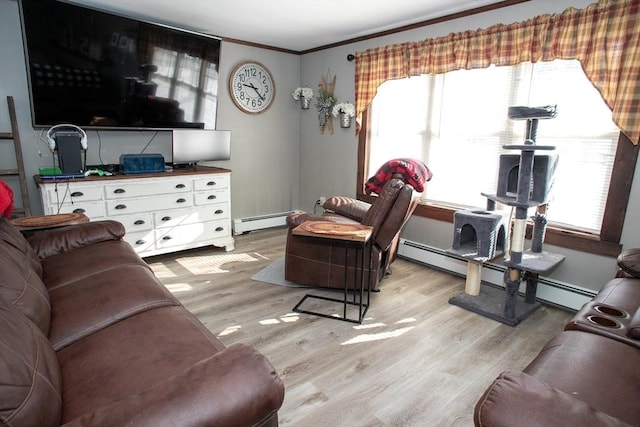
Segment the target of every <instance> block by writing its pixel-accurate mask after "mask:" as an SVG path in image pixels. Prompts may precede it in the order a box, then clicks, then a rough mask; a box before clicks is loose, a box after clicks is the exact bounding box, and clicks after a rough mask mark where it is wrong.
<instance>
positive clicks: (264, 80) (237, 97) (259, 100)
mask: <svg viewBox="0 0 640 427" xmlns="http://www.w3.org/2000/svg"><path fill="white" fill-rule="evenodd" d="M275 92H276V87H275V85H274V83H273V77H272V76H271V73H270V72H269V70H268V69H267V68H266V67H265V66H264V65H262V64H260V63H259V62H255V61H250V62H243V63H241V64H239V65H237V66H236V67H235V68H234V69H233V71H232V72H231V76H229V93H230V94H231V99H233V102H234V103H235V104H236V105H237V106H238V108H240V109H241V110H242V111H244V112H247V113H252V114H255V113H261V112H263V111H264V110H266V109H267V108H269V107H270V106H271V103H272V101H273V98H274V96H275V94H276V93H275Z"/></svg>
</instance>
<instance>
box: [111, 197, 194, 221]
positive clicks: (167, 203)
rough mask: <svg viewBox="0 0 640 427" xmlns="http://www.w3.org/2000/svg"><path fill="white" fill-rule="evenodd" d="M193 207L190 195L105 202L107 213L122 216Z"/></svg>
mask: <svg viewBox="0 0 640 427" xmlns="http://www.w3.org/2000/svg"><path fill="white" fill-rule="evenodd" d="M188 206H193V201H192V200H191V195H190V194H163V195H159V196H153V197H139V198H135V199H127V198H122V199H119V200H107V213H108V215H109V216H111V215H124V214H130V213H136V212H154V211H161V210H167V209H176V208H184V207H188Z"/></svg>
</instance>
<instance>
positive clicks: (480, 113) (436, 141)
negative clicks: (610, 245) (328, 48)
mask: <svg viewBox="0 0 640 427" xmlns="http://www.w3.org/2000/svg"><path fill="white" fill-rule="evenodd" d="M552 104H557V106H558V116H557V117H556V118H554V119H550V120H540V121H539V125H538V133H537V145H542V146H544V145H547V146H548V145H552V146H555V147H556V149H555V150H554V151H549V152H545V151H541V150H540V151H537V152H536V154H539V155H545V154H557V155H558V156H559V162H558V168H557V171H556V174H555V183H554V186H553V191H552V199H551V201H550V203H549V211H548V219H549V221H550V223H552V224H555V225H558V226H561V227H563V228H568V229H572V230H579V231H583V232H588V233H593V234H599V232H600V227H601V224H602V219H603V215H604V208H605V205H606V202H607V195H608V191H609V184H610V179H611V172H612V167H613V164H614V158H615V154H616V147H617V144H618V136H619V132H620V131H619V129H618V128H617V127H616V126H615V124H614V123H613V121H612V119H611V111H610V110H609V109H608V108H607V106H606V105H605V104H604V102H603V100H602V98H601V97H600V95H599V94H598V92H597V91H596V89H595V88H594V87H593V85H592V84H591V83H590V82H589V80H588V79H587V78H586V77H585V76H584V73H583V72H582V69H581V66H580V63H579V62H578V61H565V60H556V61H552V62H542V63H536V64H530V63H525V64H520V65H518V66H514V67H495V66H492V67H489V68H486V69H474V70H458V71H452V72H449V73H446V74H441V75H425V76H418V77H411V78H408V79H402V80H392V81H387V82H385V83H384V84H382V85H381V86H380V87H379V90H378V93H377V95H376V97H375V98H374V100H373V103H372V104H371V108H370V111H371V115H370V120H369V123H368V127H369V129H368V130H369V135H370V140H369V171H368V174H367V173H365V175H367V176H368V175H371V174H372V173H373V172H374V171H375V170H377V168H378V167H379V166H380V165H381V164H382V163H384V162H385V161H386V160H388V159H390V158H394V157H416V158H420V159H422V160H423V161H424V162H425V163H426V164H427V166H429V168H430V169H431V170H432V172H433V173H434V177H433V180H432V181H430V182H429V183H428V184H427V186H426V190H425V192H424V193H423V195H422V198H423V199H424V200H425V201H428V202H430V203H434V204H438V205H444V206H448V207H451V208H454V209H457V208H466V207H483V206H485V205H486V198H485V197H484V196H482V194H481V193H483V192H484V193H495V190H496V186H497V179H498V163H499V156H500V154H503V153H505V154H506V153H508V154H519V151H514V150H505V149H504V148H503V146H504V145H508V144H522V143H523V141H524V136H525V132H526V121H519V120H510V119H509V118H508V116H507V110H508V108H509V107H510V106H514V105H527V106H542V105H552Z"/></svg>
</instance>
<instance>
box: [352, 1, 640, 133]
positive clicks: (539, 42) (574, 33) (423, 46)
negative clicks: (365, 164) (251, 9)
mask: <svg viewBox="0 0 640 427" xmlns="http://www.w3.org/2000/svg"><path fill="white" fill-rule="evenodd" d="M554 59H577V60H579V61H580V63H581V64H582V68H583V69H584V72H585V74H586V76H587V78H588V79H589V80H590V81H591V82H592V83H593V85H594V86H595V87H596V89H598V91H599V92H600V94H601V95H602V98H603V99H604V101H605V102H606V104H607V105H608V106H609V108H610V109H611V111H612V112H613V120H614V121H615V123H616V124H617V125H618V127H619V128H620V130H621V131H622V132H623V133H625V134H626V135H627V137H629V139H630V140H631V141H632V142H633V143H634V144H638V141H639V140H640V0H601V1H599V2H598V3H594V4H591V5H589V6H587V7H586V8H584V9H575V8H569V9H567V10H565V11H564V12H563V13H561V14H550V15H540V16H537V17H535V18H532V19H529V20H527V21H523V22H518V23H514V24H510V25H503V24H497V25H494V26H492V27H489V28H486V29H481V30H477V31H465V32H461V33H452V34H449V35H448V36H445V37H439V38H434V39H428V40H424V41H422V42H407V43H402V44H394V45H389V46H383V47H379V48H374V49H369V50H366V51H363V52H358V53H356V75H355V85H356V116H357V117H358V120H360V119H361V117H362V112H363V111H364V110H365V109H366V108H367V107H368V106H369V104H370V103H371V100H372V99H373V97H374V96H375V94H376V92H377V90H378V86H380V85H381V84H382V83H384V82H385V81H386V80H392V79H401V78H405V77H410V76H415V75H420V74H438V73H445V72H447V71H453V70H457V69H472V68H485V67H488V66H489V65H491V64H494V65H516V64H519V63H521V62H527V61H530V62H538V61H551V60H554Z"/></svg>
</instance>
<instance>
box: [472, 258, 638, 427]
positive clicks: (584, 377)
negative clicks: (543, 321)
mask: <svg viewBox="0 0 640 427" xmlns="http://www.w3.org/2000/svg"><path fill="white" fill-rule="evenodd" d="M638 254H639V255H640V252H638ZM638 261H640V257H639V258H638ZM619 265H621V266H622V264H621V262H620V258H619ZM638 267H640V262H639V263H638V264H637V265H636V266H635V270H634V269H633V266H632V268H631V269H628V271H631V272H633V271H635V272H639V273H640V268H638ZM618 276H619V277H618V278H615V279H613V280H611V281H610V282H608V283H607V284H605V286H604V287H603V288H602V289H601V290H600V291H599V292H598V294H597V295H596V296H595V297H594V298H593V300H592V301H590V302H589V303H587V304H585V305H584V306H583V307H582V309H581V310H580V311H579V312H578V313H577V314H576V315H575V316H574V318H573V319H572V321H571V322H569V324H567V325H566V327H565V330H564V331H563V332H561V333H560V334H558V335H557V336H555V337H554V338H552V339H551V340H550V341H549V342H548V343H547V344H546V345H545V347H544V348H543V349H542V351H540V353H539V354H538V355H537V356H536V357H535V359H534V360H533V361H532V362H531V363H530V364H529V365H528V366H527V367H526V368H525V369H524V370H523V371H522V372H503V373H502V374H500V376H499V377H498V378H497V379H496V380H495V381H494V382H493V384H491V386H490V387H489V388H488V389H487V390H486V391H485V393H484V394H483V396H482V397H481V398H480V400H479V401H478V402H477V404H476V406H475V411H474V421H475V425H476V426H484V427H499V426H505V427H506V426H532V427H534V426H540V427H543V426H544V427H547V426H564V427H572V426H576V427H578V426H580V427H585V426H640V278H638V277H636V276H634V275H633V274H619V275H618Z"/></svg>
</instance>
